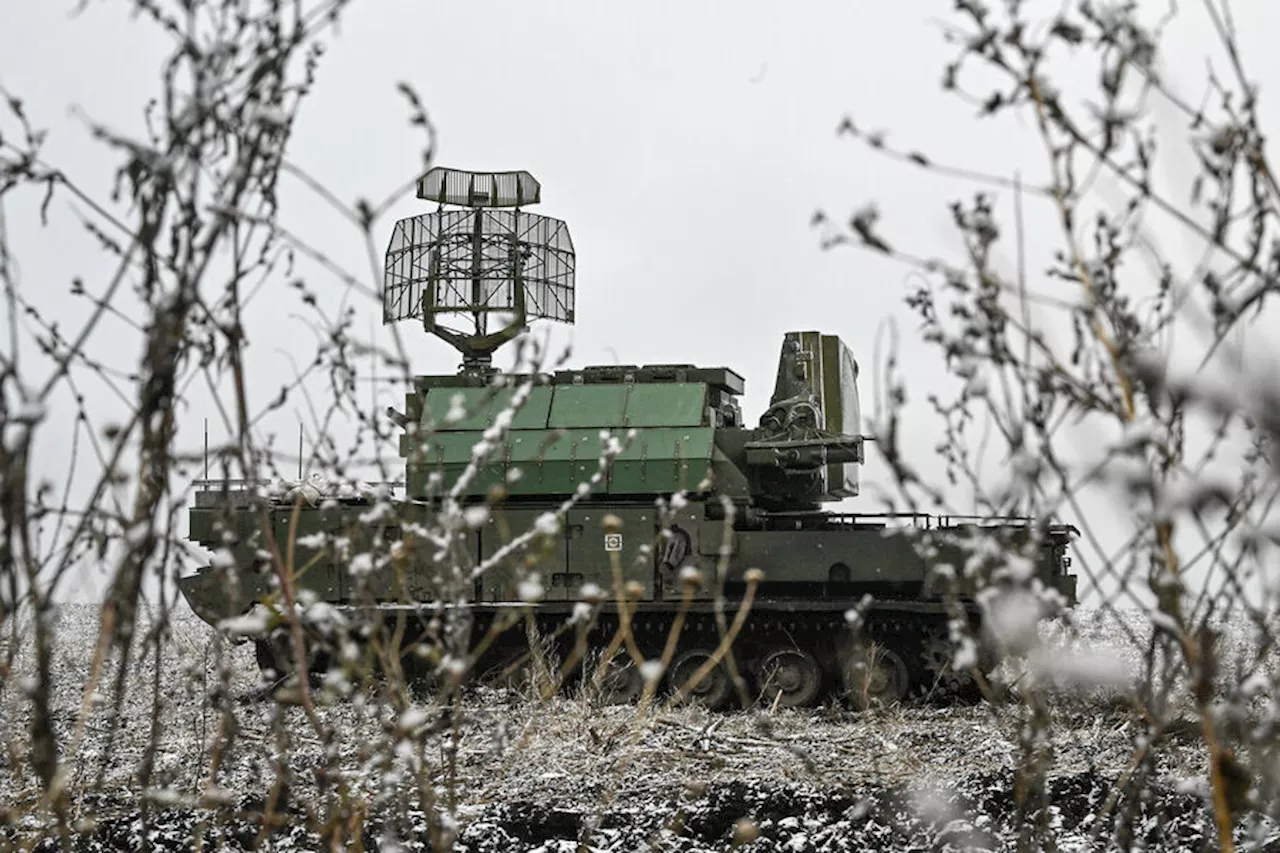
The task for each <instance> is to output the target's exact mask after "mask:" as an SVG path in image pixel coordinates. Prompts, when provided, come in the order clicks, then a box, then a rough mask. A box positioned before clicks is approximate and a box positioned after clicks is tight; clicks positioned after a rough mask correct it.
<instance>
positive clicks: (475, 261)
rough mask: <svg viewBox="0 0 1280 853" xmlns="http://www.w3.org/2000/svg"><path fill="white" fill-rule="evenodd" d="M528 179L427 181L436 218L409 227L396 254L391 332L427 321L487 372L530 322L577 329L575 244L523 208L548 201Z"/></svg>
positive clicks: (394, 237) (473, 366)
mask: <svg viewBox="0 0 1280 853" xmlns="http://www.w3.org/2000/svg"><path fill="white" fill-rule="evenodd" d="M541 197H542V186H541V185H540V184H539V183H538V181H537V180H536V179H535V178H534V177H533V175H531V174H529V173H528V172H525V171H519V172H465V171H462V170H459V169H446V168H443V167H436V168H434V169H432V170H431V171H429V172H427V173H426V175H424V176H423V177H422V179H421V180H420V181H418V198H421V199H425V200H427V201H434V202H436V203H437V208H436V210H434V211H433V212H431V213H423V214H420V215H418V216H411V217H409V218H407V219H401V220H400V221H399V222H397V223H396V226H395V230H394V231H393V232H392V234H391V242H390V244H389V245H388V246H387V261H386V278H385V280H384V286H383V296H382V322H384V323H394V322H396V321H399V320H409V319H419V318H420V319H421V320H422V325H423V328H424V329H425V330H426V331H427V332H428V333H430V334H433V335H435V336H436V337H439V338H441V339H442V340H444V341H446V342H448V343H449V344H450V345H452V346H453V347H454V348H455V349H457V350H458V351H459V352H461V353H462V358H463V364H462V366H463V369H464V370H480V371H486V370H489V369H491V367H490V363H491V359H492V356H493V353H494V351H495V350H497V349H498V347H500V346H502V345H503V344H504V343H506V342H507V341H510V340H512V339H513V338H515V337H516V336H517V335H519V334H520V333H521V332H522V331H524V329H525V328H526V326H527V324H528V321H529V320H535V319H546V320H559V321H561V322H564V323H572V322H573V297H574V293H573V269H574V255H573V241H572V240H571V239H570V238H569V228H568V226H566V225H565V223H564V222H562V221H561V220H559V219H552V218H551V217H549V216H539V215H538V214H535V213H527V212H525V211H524V210H523V209H522V208H524V207H525V206H526V205H531V204H537V203H538V202H539V201H541Z"/></svg>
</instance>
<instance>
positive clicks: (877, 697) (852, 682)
mask: <svg viewBox="0 0 1280 853" xmlns="http://www.w3.org/2000/svg"><path fill="white" fill-rule="evenodd" d="M842 675H843V680H844V694H845V698H846V699H847V700H848V701H849V702H850V704H852V705H853V707H855V708H857V709H858V710H859V711H865V710H867V709H869V708H880V707H885V706H888V705H892V704H893V703H895V702H898V701H900V700H901V699H902V698H903V697H904V696H906V695H907V688H908V686H909V685H910V677H909V673H908V671H907V664H906V661H904V660H903V659H902V655H900V654H898V653H897V652H896V651H894V650H893V649H891V648H889V647H888V646H882V645H879V644H876V643H872V644H870V645H859V646H856V647H854V648H853V649H851V650H850V653H849V655H848V659H847V660H846V661H845V664H844V667H843V673H842Z"/></svg>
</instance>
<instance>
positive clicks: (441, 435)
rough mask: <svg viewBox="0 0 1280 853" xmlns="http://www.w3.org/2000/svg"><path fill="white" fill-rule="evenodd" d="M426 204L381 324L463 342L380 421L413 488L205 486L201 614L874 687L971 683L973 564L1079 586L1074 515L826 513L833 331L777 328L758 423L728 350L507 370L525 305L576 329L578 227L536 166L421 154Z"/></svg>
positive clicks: (837, 394) (481, 650) (817, 692)
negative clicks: (967, 628)
mask: <svg viewBox="0 0 1280 853" xmlns="http://www.w3.org/2000/svg"><path fill="white" fill-rule="evenodd" d="M418 195H419V197H420V198H423V199H426V200H429V201H434V202H436V203H437V209H436V210H435V211H433V212H430V213H426V214H422V215H419V216H416V217H411V218H408V219H404V220H401V221H400V222H398V223H397V225H396V227H395V230H394V233H393V235H392V237H391V242H390V246H389V248H388V251H387V259H386V281H385V292H384V321H385V322H397V321H401V320H419V321H421V322H422V323H423V325H424V328H425V330H426V331H427V332H429V333H431V334H434V335H436V336H437V337H440V338H441V339H443V340H445V341H447V342H449V343H450V344H451V345H453V346H454V347H456V348H457V349H458V350H459V352H460V353H461V354H462V359H463V360H462V364H461V366H460V368H459V370H458V372H457V373H456V374H452V375H444V376H417V377H415V378H414V383H413V388H412V390H411V391H410V392H409V393H408V394H407V395H406V402H405V406H406V408H405V411H404V412H403V413H401V412H397V411H394V410H392V411H390V412H389V413H388V414H389V416H390V417H391V418H392V419H393V420H394V421H395V422H396V424H398V425H399V427H400V428H401V429H403V434H402V436H401V438H400V455H401V456H402V457H403V458H404V460H405V462H404V464H405V469H404V470H405V478H404V483H403V486H404V494H403V495H400V496H394V495H389V494H388V490H387V489H386V488H385V487H383V488H382V490H381V491H379V490H376V489H369V488H360V487H351V486H350V485H345V484H344V485H342V486H340V487H336V488H335V487H331V486H330V485H329V484H328V483H327V482H326V481H325V480H324V479H323V478H322V477H319V476H313V477H311V478H309V479H308V480H305V481H301V482H298V483H293V484H285V486H284V487H280V488H275V489H272V488H264V487H263V484H245V483H234V482H229V481H210V480H207V479H206V480H205V481H202V482H200V483H199V484H198V489H197V491H196V494H195V504H194V507H193V508H192V509H191V511H190V538H191V539H192V540H194V541H196V542H198V543H200V544H201V545H203V546H205V547H207V548H209V549H211V550H213V551H214V552H215V555H216V556H215V559H214V560H213V561H212V563H211V565H209V566H205V567H203V568H201V569H200V570H199V571H198V572H196V573H195V574H194V575H191V576H189V577H186V578H183V579H181V581H180V585H181V588H182V591H183V593H184V595H185V596H186V598H187V601H188V602H190V604H191V607H192V608H193V609H194V610H195V612H196V613H198V614H199V615H200V616H201V617H202V618H203V619H205V620H206V621H208V622H209V623H210V624H213V625H221V626H222V627H224V628H226V629H228V630H235V629H236V628H237V626H239V627H241V628H243V627H244V625H245V624H248V625H249V626H250V627H257V628H258V629H262V628H263V627H264V626H263V624H261V620H258V621H255V620H253V619H249V620H248V621H247V622H246V614H253V613H259V614H261V613H262V612H263V611H264V608H265V607H266V604H267V603H269V602H270V601H272V600H277V599H273V598H272V596H279V595H283V596H284V597H285V598H286V599H288V598H290V597H296V598H297V599H298V600H299V601H300V602H302V603H303V604H306V605H307V613H308V618H306V619H303V620H302V623H301V624H302V627H303V628H305V629H306V631H305V634H303V635H302V636H303V637H304V644H306V645H309V646H310V647H311V648H312V650H313V652H315V653H308V654H309V659H310V661H311V665H312V666H316V667H319V666H323V665H324V660H325V655H324V652H325V650H327V651H328V652H329V653H330V654H331V653H333V652H335V651H338V650H339V645H338V644H336V643H334V642H332V641H329V640H326V639H325V638H326V629H327V628H331V627H332V625H333V624H342V625H349V626H350V625H355V626H363V627H362V628H361V631H363V633H360V632H359V631H357V635H358V636H356V638H355V639H356V640H357V641H359V640H361V639H363V641H364V645H367V644H369V643H370V642H373V639H372V638H373V633H371V632H372V631H373V629H372V628H370V627H369V625H370V624H371V623H376V624H378V625H381V626H383V628H384V629H385V628H386V626H389V625H394V626H395V628H394V632H392V633H388V631H386V630H382V633H381V634H378V636H380V637H387V636H391V637H393V641H394V644H395V650H396V652H397V654H400V653H406V656H405V657H404V658H403V660H418V658H417V657H415V656H413V655H410V654H407V652H409V651H411V650H412V647H413V644H414V643H418V644H419V647H420V648H422V649H426V650H427V653H426V654H425V655H424V656H423V658H422V659H423V660H425V661H426V664H427V668H428V669H431V668H433V667H434V668H435V669H436V671H437V672H441V671H445V670H448V671H461V670H462V669H464V668H465V669H466V670H467V671H468V672H470V673H473V674H474V676H475V677H487V676H490V675H493V674H494V673H505V674H507V675H510V674H511V673H513V672H519V671H521V670H520V667H521V665H522V663H524V662H528V661H531V660H534V656H532V655H531V654H530V649H531V647H537V648H540V649H542V650H544V651H549V652H550V653H551V657H552V659H553V660H556V661H559V662H560V663H561V670H562V672H563V673H564V674H566V675H567V676H569V677H570V679H572V678H573V677H576V676H575V673H579V672H587V673H588V674H590V673H593V672H594V673H599V674H601V675H602V676H604V678H603V680H602V683H603V684H604V687H605V690H606V692H607V694H608V695H609V696H610V697H612V698H616V699H622V700H627V699H634V698H636V697H638V696H640V695H641V693H642V691H643V689H644V687H645V685H646V684H647V683H652V684H653V685H654V687H655V688H657V689H666V690H669V689H671V688H672V687H679V686H681V685H685V684H686V683H687V682H690V676H691V675H693V674H694V673H695V672H697V671H698V670H699V669H701V670H702V673H701V674H700V678H699V679H694V681H696V684H690V686H689V688H688V689H687V690H685V691H684V692H683V693H682V694H681V698H691V699H693V700H696V701H700V702H702V703H704V704H706V705H708V706H710V707H724V706H727V705H729V704H731V703H734V702H735V701H741V699H744V698H745V699H747V700H748V701H754V700H760V701H765V702H768V703H770V704H776V705H781V706H803V705H811V704H814V703H816V702H818V701H820V700H822V699H823V698H824V697H825V696H828V695H831V694H833V693H834V694H837V695H841V696H844V697H846V698H848V699H850V700H852V701H853V702H854V703H855V704H857V705H859V706H864V705H865V704H867V703H868V702H871V701H884V700H894V699H900V698H903V697H905V696H907V695H908V693H909V692H912V691H919V690H929V689H934V688H937V687H938V686H939V685H945V686H950V687H951V688H955V687H957V686H958V685H959V684H960V683H961V682H963V681H964V679H965V677H966V672H968V671H971V670H961V669H959V668H956V667H953V666H952V658H953V651H954V648H955V647H954V645H953V643H954V640H955V639H956V638H955V636H954V628H955V627H957V626H958V625H961V624H962V620H964V619H967V620H969V624H970V625H971V626H978V624H979V623H980V621H981V619H982V615H983V612H984V610H983V608H982V607H981V606H979V603H978V602H977V601H976V600H975V596H974V592H975V590H976V588H977V587H976V586H975V584H977V583H978V582H979V581H980V580H981V581H982V582H983V584H984V585H987V586H993V588H994V587H998V586H1001V585H1004V586H1005V587H1007V588H1015V587H1016V588H1031V589H1036V590H1039V591H1040V593H1041V594H1040V595H1039V598H1040V599H1041V600H1043V599H1045V598H1046V597H1047V598H1048V599H1050V600H1051V599H1053V597H1054V595H1055V594H1057V595H1060V596H1061V599H1060V601H1061V603H1063V604H1066V605H1070V604H1074V603H1075V577H1074V576H1073V575H1072V574H1070V573H1068V571H1067V568H1068V566H1069V564H1070V559H1069V558H1068V557H1067V556H1066V550H1067V547H1068V545H1069V542H1070V536H1071V528H1069V527H1067V526H1064V525H1061V524H1052V523H1048V522H1046V521H1044V520H1033V519H1010V518H1001V519H981V518H955V517H934V516H924V515H904V516H887V515H862V514H851V513H841V512H832V511H828V510H825V509H824V508H823V505H824V504H829V503H832V502H838V501H841V500H844V499H846V498H851V497H855V496H857V495H858V491H859V476H858V475H859V468H860V466H861V465H862V463H863V462H864V459H865V449H866V442H867V440H868V437H867V436H863V435H862V434H861V433H860V429H861V422H860V415H859V407H858V391H857V378H858V365H857V362H856V361H855V360H854V357H853V355H852V353H851V352H850V350H849V349H848V347H846V346H845V344H844V343H843V342H841V340H840V339H839V338H838V337H837V336H835V335H829V334H821V333H819V332H816V331H801V332H788V333H786V334H784V335H783V341H782V349H781V354H780V357H779V362H778V372H777V376H776V378H775V381H774V392H773V396H772V398H771V400H770V404H769V408H768V409H767V410H766V411H765V412H764V414H763V415H762V416H761V417H760V418H759V419H758V421H757V422H756V424H755V425H754V426H753V425H749V424H748V422H747V420H746V418H745V417H744V416H743V413H742V409H741V407H740V403H739V398H740V397H741V395H742V394H743V390H744V380H743V378H742V377H741V376H740V375H739V374H737V373H735V372H734V371H733V370H732V369H730V368H728V367H699V366H695V365H691V364H652V365H644V366H637V365H601V366H592V367H581V368H576V369H561V370H554V371H549V372H548V371H539V370H530V371H527V372H523V373H516V374H507V373H503V372H500V371H498V370H496V369H495V368H494V367H493V366H492V363H491V356H492V354H493V352H494V351H495V350H497V349H498V348H499V347H500V346H502V345H503V344H506V343H508V342H511V341H513V340H516V339H517V338H518V337H519V335H520V333H521V332H522V331H523V330H524V329H525V327H526V324H527V322H528V321H529V320H531V319H538V318H543V319H552V320H558V321H563V322H573V320H574V310H573V304H574V290H573V288H574V255H573V244H572V242H571V240H570V238H569V234H568V230H567V228H566V227H565V224H564V223H563V222H561V221H559V220H556V219H551V218H549V217H544V216H538V215H534V214H530V213H528V212H526V211H525V210H524V208H525V207H527V206H528V205H531V204H534V203H536V202H538V201H540V195H541V189H540V186H539V184H538V182H537V181H536V180H534V178H533V176H532V175H530V174H529V173H528V172H506V173H471V172H462V171H456V170H450V169H441V168H437V169H433V170H432V171H431V172H429V173H428V174H427V175H426V176H425V177H424V178H423V179H422V181H421V182H420V184H419V188H418ZM503 315H505V322H501V321H502V319H503ZM449 316H452V317H454V318H455V319H454V320H452V321H451V322H454V323H455V324H457V322H458V321H457V319H456V318H462V320H463V323H462V326H463V328H462V330H459V329H457V328H453V327H448V326H445V325H444V321H445V319H446V318H447V317H449ZM491 322H495V323H500V325H499V326H498V328H496V330H494V331H491V330H490V323H491ZM517 345H519V344H518V343H517ZM993 541H995V542H999V543H1000V544H1001V547H999V548H992V547H991V543H992V542H993ZM282 569H283V572H282ZM282 574H283V575H284V578H283V580H286V581H287V583H283V582H282ZM1045 590H1049V591H1051V592H1049V593H1048V594H1047V595H1046V594H1044V591H1045ZM1052 591H1056V592H1052ZM868 597H869V598H868ZM317 614H319V615H317ZM379 620H381V621H379ZM953 623H954V624H953ZM622 628H626V630H620V629H622ZM245 633H252V632H251V631H248V630H246V631H245ZM726 635H728V636H730V637H731V638H732V643H731V644H729V643H727V642H724V641H723V638H724V637H725V636H726ZM296 636H298V634H296V633H294V632H291V631H290V630H286V629H277V630H276V631H275V632H274V634H270V635H267V636H261V635H258V636H255V637H254V641H255V642H256V644H257V647H258V651H259V655H258V659H259V662H260V664H261V665H262V667H263V668H264V670H274V671H276V672H277V673H279V672H284V671H287V670H289V669H290V668H291V663H292V661H293V660H294V657H293V652H292V645H291V643H290V639H291V638H292V637H296ZM330 640H331V638H330ZM378 642H379V643H384V644H385V641H384V640H379V641H378ZM724 646H728V654H725V652H724V648H723V647H724ZM354 647H356V648H362V647H363V646H362V645H361V643H360V642H356V643H355V644H354ZM343 648H345V649H346V651H345V652H344V654H346V655H347V657H348V658H350V657H351V656H352V655H354V654H357V653H358V652H356V651H352V648H353V646H352V644H350V643H348V644H347V645H346V646H345V647H343ZM969 658H970V659H969V661H968V663H975V662H976V661H977V658H975V657H974V656H972V655H970V656H969ZM397 659H400V658H397ZM299 660H301V658H299ZM662 660H665V661H666V666H665V667H664V666H658V665H655V664H653V663H652V662H653V661H662ZM583 661H589V662H592V663H593V665H592V666H583V665H582V662H583ZM598 661H602V663H595V662H598ZM644 661H649V662H651V663H649V664H648V665H647V666H646V665H645V664H644V663H643V662H644ZM460 662H461V663H464V664H465V667H461V666H459V663H460ZM960 663H965V661H964V660H961V661H960Z"/></svg>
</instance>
